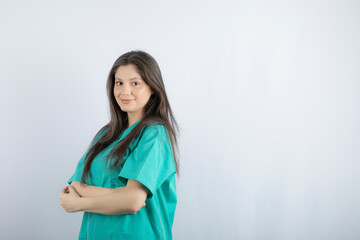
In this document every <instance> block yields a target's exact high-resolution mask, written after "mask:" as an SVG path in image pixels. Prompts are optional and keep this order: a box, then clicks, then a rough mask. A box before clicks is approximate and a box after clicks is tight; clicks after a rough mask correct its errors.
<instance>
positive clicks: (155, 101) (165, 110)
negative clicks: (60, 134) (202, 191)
mask: <svg viewBox="0 0 360 240" xmlns="http://www.w3.org/2000/svg"><path fill="white" fill-rule="evenodd" d="M129 64H133V65H135V66H136V69H137V72H138V73H139V74H140V75H141V78H142V79H143V80H144V81H145V82H146V84H148V85H149V87H150V89H151V90H152V91H153V93H154V94H152V95H151V97H150V99H149V101H148V102H147V104H146V105H145V106H144V116H143V118H142V119H141V121H140V122H139V123H138V124H137V125H136V126H135V127H134V128H133V129H132V130H131V132H130V133H129V134H128V135H127V136H126V137H125V138H124V139H122V140H121V142H120V144H118V146H116V147H115V148H114V149H113V150H112V151H111V152H110V153H109V155H108V157H107V160H108V159H110V158H111V159H112V160H113V161H112V164H111V166H110V169H115V168H117V167H119V166H120V164H121V162H122V159H123V157H124V155H125V153H126V151H127V148H128V147H129V145H130V144H131V142H132V141H133V140H134V139H135V138H137V137H138V136H139V134H140V132H141V130H142V129H143V128H144V127H146V126H149V125H154V124H155V123H157V124H159V123H160V124H162V125H163V126H164V127H165V128H166V129H167V133H168V136H169V138H170V141H171V146H172V150H173V156H174V161H175V166H176V173H177V175H178V176H179V163H178V157H177V155H178V143H177V133H178V132H179V126H178V124H177V122H176V120H175V118H174V116H173V113H172V110H171V107H170V104H169V101H168V98H167V95H166V91H165V86H164V82H163V79H162V76H161V72H160V68H159V65H158V64H157V62H156V60H155V59H154V58H153V57H152V56H151V55H150V54H148V53H146V52H144V51H130V52H127V53H124V54H123V55H121V56H120V57H119V58H118V59H116V61H115V62H114V64H113V66H112V68H111V70H110V73H109V75H108V79H107V85H106V90H107V95H108V98H109V106H110V117H111V119H110V122H109V123H108V124H106V125H105V126H103V127H102V128H101V129H100V130H99V131H98V132H97V134H96V135H95V137H94V139H93V140H92V142H91V143H90V146H89V147H88V148H89V151H88V153H87V155H86V157H85V164H84V169H83V174H82V176H81V183H85V179H87V178H88V175H89V173H90V167H91V163H92V162H93V160H94V158H95V157H96V155H97V154H99V153H100V152H101V151H102V150H104V149H105V148H106V147H107V146H109V145H110V144H111V143H112V142H114V140H116V139H117V138H118V136H119V134H120V133H121V132H122V131H123V130H125V129H126V127H127V126H128V116H127V113H126V112H124V111H122V110H121V108H120V106H119V105H118V103H117V102H116V99H115V97H114V91H113V90H114V84H115V73H116V71H117V69H118V68H119V67H120V66H124V65H129ZM102 132H105V134H103V135H102V136H101V137H100V138H99V140H98V141H96V143H95V144H94V142H95V139H96V138H97V136H98V135H99V134H100V133H102ZM175 147H176V148H175ZM90 177H91V176H90Z"/></svg>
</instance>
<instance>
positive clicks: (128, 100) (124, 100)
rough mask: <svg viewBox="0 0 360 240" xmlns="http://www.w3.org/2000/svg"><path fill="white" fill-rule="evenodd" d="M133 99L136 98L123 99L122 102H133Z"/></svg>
mask: <svg viewBox="0 0 360 240" xmlns="http://www.w3.org/2000/svg"><path fill="white" fill-rule="evenodd" d="M132 100H134V99H121V102H123V103H129V102H131V101H132Z"/></svg>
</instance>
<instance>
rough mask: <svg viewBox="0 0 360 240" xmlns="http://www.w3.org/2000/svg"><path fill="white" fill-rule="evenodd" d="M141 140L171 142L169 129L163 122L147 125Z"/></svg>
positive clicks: (140, 137)
mask: <svg viewBox="0 0 360 240" xmlns="http://www.w3.org/2000/svg"><path fill="white" fill-rule="evenodd" d="M139 141H140V142H154V141H158V142H162V143H167V142H169V138H168V131H167V129H166V127H165V126H164V125H163V124H161V123H154V124H152V125H148V126H145V127H144V128H143V129H142V130H141V133H140V136H139Z"/></svg>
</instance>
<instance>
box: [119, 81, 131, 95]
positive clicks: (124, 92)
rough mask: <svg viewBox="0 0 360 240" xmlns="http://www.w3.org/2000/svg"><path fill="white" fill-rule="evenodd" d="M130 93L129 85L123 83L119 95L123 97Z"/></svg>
mask: <svg viewBox="0 0 360 240" xmlns="http://www.w3.org/2000/svg"><path fill="white" fill-rule="evenodd" d="M130 94H131V86H130V85H129V84H124V85H123V86H122V88H121V91H120V95H121V96H123V97H125V96H128V95H130Z"/></svg>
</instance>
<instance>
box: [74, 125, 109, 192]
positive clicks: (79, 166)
mask: <svg viewBox="0 0 360 240" xmlns="http://www.w3.org/2000/svg"><path fill="white" fill-rule="evenodd" d="M106 131H107V129H101V130H100V131H99V133H98V134H97V135H96V136H95V140H94V142H93V144H92V145H91V147H92V146H94V144H95V143H96V142H97V141H98V140H99V139H100V138H101V137H102V136H103V135H104V134H105V132H106ZM91 147H90V148H91ZM90 148H89V149H88V150H87V151H86V153H85V154H84V156H83V157H82V158H81V159H80V161H79V162H78V164H77V166H76V170H75V173H74V174H73V175H72V176H71V178H70V179H69V180H68V181H67V183H68V184H69V185H70V184H71V182H72V181H78V182H80V180H81V177H82V173H83V170H84V160H85V157H86V155H87V154H88V152H89V151H90Z"/></svg>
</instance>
